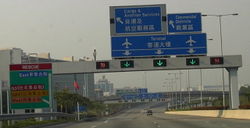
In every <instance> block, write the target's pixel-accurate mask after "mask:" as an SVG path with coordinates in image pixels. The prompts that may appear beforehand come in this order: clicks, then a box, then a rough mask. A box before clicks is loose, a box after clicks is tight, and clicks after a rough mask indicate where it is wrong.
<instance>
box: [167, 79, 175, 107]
mask: <svg viewBox="0 0 250 128" xmlns="http://www.w3.org/2000/svg"><path fill="white" fill-rule="evenodd" d="M166 80H170V81H169V87H170V88H171V105H172V106H173V105H174V94H173V91H174V89H173V84H174V81H173V80H174V79H166Z"/></svg>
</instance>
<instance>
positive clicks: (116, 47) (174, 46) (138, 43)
mask: <svg viewBox="0 0 250 128" xmlns="http://www.w3.org/2000/svg"><path fill="white" fill-rule="evenodd" d="M111 41H112V42H111V43H112V57H113V58H124V57H143V56H166V55H205V54H207V44H206V34H205V33H201V34H183V35H151V36H149V35H147V36H124V37H112V39H111Z"/></svg>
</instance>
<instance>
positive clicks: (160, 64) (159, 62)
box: [153, 59, 167, 67]
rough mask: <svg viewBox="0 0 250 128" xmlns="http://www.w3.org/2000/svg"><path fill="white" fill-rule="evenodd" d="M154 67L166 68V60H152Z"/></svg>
mask: <svg viewBox="0 0 250 128" xmlns="http://www.w3.org/2000/svg"><path fill="white" fill-rule="evenodd" d="M153 63H154V67H166V66H167V60H166V59H156V60H154V62H153Z"/></svg>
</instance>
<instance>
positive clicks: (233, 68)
mask: <svg viewBox="0 0 250 128" xmlns="http://www.w3.org/2000/svg"><path fill="white" fill-rule="evenodd" d="M215 57H217V58H215V59H214V56H212V57H211V56H192V57H176V58H147V59H145V58H144V59H122V60H119V59H117V60H103V61H84V62H58V63H53V64H52V72H53V74H57V75H60V74H74V73H106V72H132V71H153V70H190V69H215V68H226V69H227V70H228V72H229V84H230V87H231V90H230V94H231V104H230V108H231V109H238V108H239V92H238V91H239V90H238V77H237V70H238V68H239V67H242V56H241V55H230V56H215ZM157 59H158V60H166V64H164V66H159V65H158V66H155V65H154V60H157ZM124 61H127V62H126V63H125V64H126V65H127V66H123V65H122V63H123V62H124ZM162 62H163V61H162ZM100 66H101V67H100Z"/></svg>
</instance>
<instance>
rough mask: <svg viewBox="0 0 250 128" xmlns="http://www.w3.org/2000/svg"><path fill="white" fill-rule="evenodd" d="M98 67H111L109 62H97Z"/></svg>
mask: <svg viewBox="0 0 250 128" xmlns="http://www.w3.org/2000/svg"><path fill="white" fill-rule="evenodd" d="M96 69H109V62H107V61H105V62H96Z"/></svg>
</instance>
